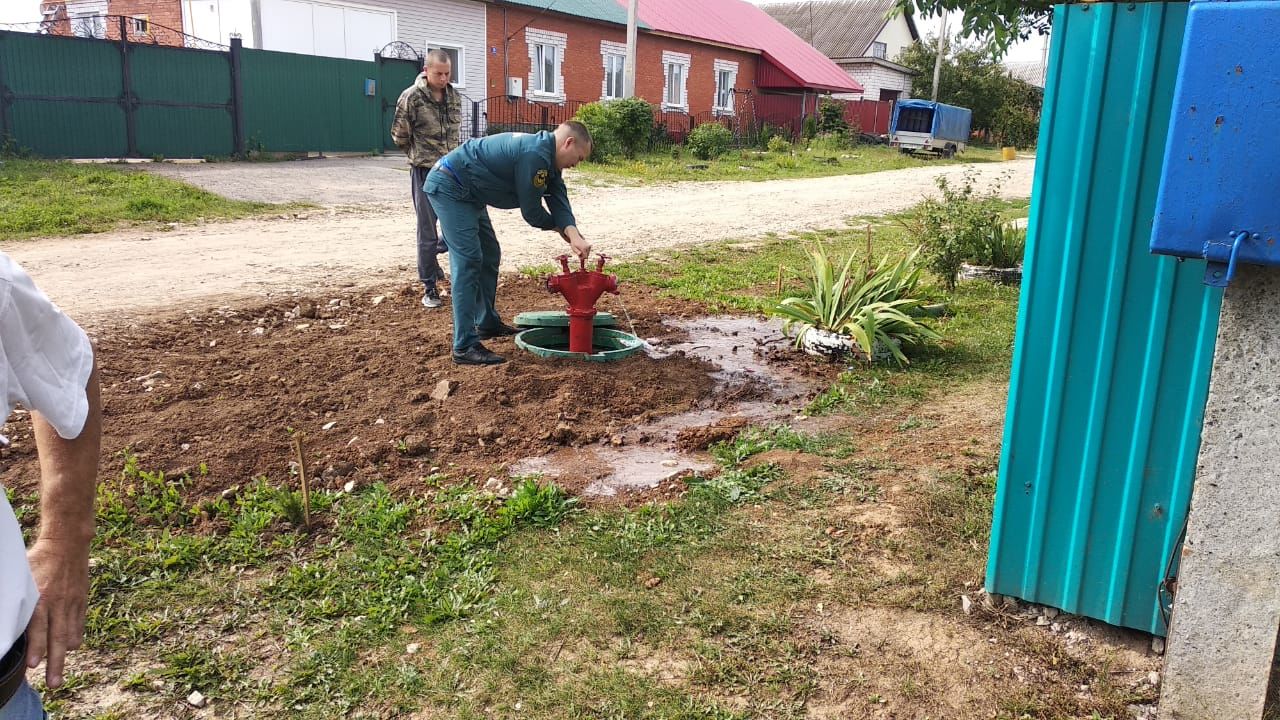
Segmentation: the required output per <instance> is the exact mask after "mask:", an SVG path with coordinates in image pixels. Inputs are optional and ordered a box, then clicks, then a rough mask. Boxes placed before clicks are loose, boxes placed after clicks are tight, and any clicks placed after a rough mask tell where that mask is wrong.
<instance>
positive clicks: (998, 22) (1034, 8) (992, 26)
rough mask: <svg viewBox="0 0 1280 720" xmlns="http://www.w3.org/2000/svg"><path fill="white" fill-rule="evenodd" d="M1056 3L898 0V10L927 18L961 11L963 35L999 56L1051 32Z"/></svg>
mask: <svg viewBox="0 0 1280 720" xmlns="http://www.w3.org/2000/svg"><path fill="white" fill-rule="evenodd" d="M1053 5H1054V3H1053V2H1048V0H1030V2H1023V1H1022V0H897V2H896V6H895V9H896V11H897V12H910V13H912V14H913V15H915V16H917V17H925V18H927V17H932V16H934V15H940V14H942V13H943V12H947V11H962V12H964V20H963V21H961V23H960V34H961V35H963V36H964V37H966V38H969V39H971V40H973V41H975V42H979V43H982V44H985V45H987V46H988V48H989V49H990V50H991V52H992V53H993V54H994V55H996V56H997V57H999V56H1000V55H1003V54H1004V52H1005V50H1008V49H1009V46H1010V45H1012V44H1013V43H1014V42H1015V41H1017V40H1026V39H1027V38H1029V37H1031V35H1032V33H1039V34H1040V35H1046V34H1048V32H1049V26H1050V23H1051V22H1052V18H1053Z"/></svg>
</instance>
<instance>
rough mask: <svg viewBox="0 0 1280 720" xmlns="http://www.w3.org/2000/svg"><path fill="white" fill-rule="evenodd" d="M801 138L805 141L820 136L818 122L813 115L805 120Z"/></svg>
mask: <svg viewBox="0 0 1280 720" xmlns="http://www.w3.org/2000/svg"><path fill="white" fill-rule="evenodd" d="M800 136H801V137H803V138H804V139H805V140H812V139H814V138H815V137H817V136H818V121H817V119H816V118H814V117H813V116H812V115H810V116H809V117H807V118H805V119H804V129H803V130H801V131H800Z"/></svg>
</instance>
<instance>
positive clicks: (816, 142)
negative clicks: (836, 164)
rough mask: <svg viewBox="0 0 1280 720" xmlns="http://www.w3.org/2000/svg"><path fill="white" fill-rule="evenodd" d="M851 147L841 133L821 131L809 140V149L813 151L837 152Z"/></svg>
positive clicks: (847, 139)
mask: <svg viewBox="0 0 1280 720" xmlns="http://www.w3.org/2000/svg"><path fill="white" fill-rule="evenodd" d="M851 147H853V144H852V143H851V142H849V138H848V137H846V136H845V135H844V134H843V133H823V134H821V135H819V136H818V137H816V138H814V139H812V140H810V141H809V149H810V150H813V151H815V152H827V153H838V152H841V151H843V150H848V149H850V148H851Z"/></svg>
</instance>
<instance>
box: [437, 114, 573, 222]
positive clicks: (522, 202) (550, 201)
mask: <svg viewBox="0 0 1280 720" xmlns="http://www.w3.org/2000/svg"><path fill="white" fill-rule="evenodd" d="M441 164H442V165H445V166H447V167H448V168H449V169H450V170H452V171H453V173H454V175H455V176H457V179H458V182H460V183H461V184H462V186H463V187H465V188H466V189H467V190H469V191H470V192H471V195H472V197H473V198H474V199H475V201H476V202H481V203H484V204H485V205H491V206H493V207H496V208H503V209H506V210H509V209H511V208H517V207H518V208H520V214H521V215H523V216H524V219H525V221H526V222H528V223H529V224H530V225H532V226H534V227H536V228H541V229H543V230H556V229H561V230H563V229H564V228H567V227H570V226H573V225H576V224H577V222H576V221H575V220H574V219H573V209H572V208H570V207H569V193H568V190H567V189H566V188H565V186H564V177H563V176H562V175H561V173H560V170H558V169H557V168H556V136H555V134H554V133H549V132H545V131H544V132H540V133H536V134H530V133H499V134H497V135H489V136H488V137H483V138H477V139H474V140H468V141H466V142H465V143H463V144H461V145H459V146H458V147H456V148H454V149H453V150H452V151H451V152H450V153H449V154H448V155H446V156H445V157H444V160H443V161H441ZM544 197H545V198H546V200H547V207H546V208H544V207H543V206H542V199H543V198H544ZM547 208H550V209H551V212H547Z"/></svg>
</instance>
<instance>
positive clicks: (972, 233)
mask: <svg viewBox="0 0 1280 720" xmlns="http://www.w3.org/2000/svg"><path fill="white" fill-rule="evenodd" d="M936 182H937V183H938V189H939V190H941V191H942V198H941V199H937V200H935V199H929V200H926V201H924V203H922V204H921V206H920V211H919V214H918V216H917V217H918V227H916V228H915V230H916V233H917V235H918V236H919V237H920V240H921V243H922V247H923V249H924V256H925V260H926V262H927V263H928V267H929V269H930V270H931V271H933V273H934V274H936V275H937V276H938V277H939V278H941V279H942V282H943V283H944V284H945V285H946V286H947V289H948V290H954V289H955V287H956V275H957V274H958V273H959V272H960V265H961V263H963V262H964V261H965V260H966V259H969V258H972V257H976V256H977V255H980V254H981V253H982V252H983V251H982V250H981V248H983V247H984V246H987V245H988V244H989V242H990V239H991V232H992V228H995V227H998V226H999V225H1000V224H1001V222H1000V211H999V208H998V206H997V205H996V197H997V195H996V190H997V189H996V188H992V190H991V191H990V192H989V194H987V195H978V194H977V193H976V192H975V191H974V188H973V178H972V177H971V176H969V175H965V176H964V178H963V180H962V181H961V184H960V185H959V186H958V187H952V186H951V184H950V183H949V182H948V181H947V178H946V177H939V178H938V179H937V181H936Z"/></svg>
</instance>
